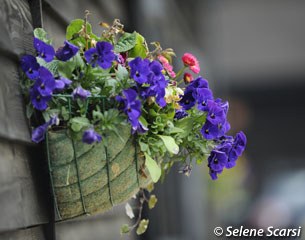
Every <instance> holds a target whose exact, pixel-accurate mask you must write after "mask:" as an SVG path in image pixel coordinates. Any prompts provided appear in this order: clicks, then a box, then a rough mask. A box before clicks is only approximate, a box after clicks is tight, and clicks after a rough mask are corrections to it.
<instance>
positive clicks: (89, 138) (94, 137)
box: [82, 129, 102, 144]
mask: <svg viewBox="0 0 305 240" xmlns="http://www.w3.org/2000/svg"><path fill="white" fill-rule="evenodd" d="M82 141H83V142H84V143H87V144H92V143H94V142H100V141H102V136H101V135H99V134H98V133H97V132H95V131H94V129H88V130H86V131H85V132H84V134H83V138H82Z"/></svg>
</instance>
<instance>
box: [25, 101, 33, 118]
mask: <svg viewBox="0 0 305 240" xmlns="http://www.w3.org/2000/svg"><path fill="white" fill-rule="evenodd" d="M33 112H34V108H33V105H32V104H31V103H29V104H27V105H26V117H27V118H28V119H30V118H31V117H32V115H33Z"/></svg>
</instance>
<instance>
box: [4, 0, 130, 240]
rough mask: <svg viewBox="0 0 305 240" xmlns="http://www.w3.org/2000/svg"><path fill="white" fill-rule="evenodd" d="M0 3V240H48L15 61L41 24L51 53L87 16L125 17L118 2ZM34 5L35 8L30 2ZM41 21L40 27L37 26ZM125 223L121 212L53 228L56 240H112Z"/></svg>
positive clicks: (37, 157)
mask: <svg viewBox="0 0 305 240" xmlns="http://www.w3.org/2000/svg"><path fill="white" fill-rule="evenodd" d="M33 2H35V0H29V1H28V0H1V4H0V30H1V35H0V72H1V74H0V153H1V155H0V206H1V207H0V209H1V214H0V239H1V240H19V239H23V240H34V239H35V240H49V239H51V234H50V231H49V230H50V229H51V228H52V226H51V225H49V224H48V222H49V221H50V219H51V218H50V209H52V208H51V205H50V201H49V198H48V197H49V190H48V189H49V188H48V174H47V169H46V164H45V163H46V162H45V158H44V154H43V151H42V146H37V145H34V144H32V143H31V140H30V128H29V126H28V121H27V119H26V117H25V111H24V110H25V108H24V104H23V101H22V96H21V94H20V91H19V73H20V72H19V71H20V70H19V67H18V65H19V57H20V56H21V55H22V54H24V53H33V47H32V39H33V36H32V32H33V26H39V25H40V24H41V23H44V27H45V28H46V30H47V31H48V32H49V34H50V36H51V37H52V38H53V39H54V44H55V46H56V47H58V46H60V45H61V44H62V43H63V40H64V34H65V28H66V26H65V25H66V24H67V23H68V22H69V21H70V20H72V19H74V18H82V17H83V14H84V11H85V10H86V9H89V10H90V11H91V12H92V15H93V17H92V19H95V21H93V25H94V27H95V29H96V28H98V20H99V19H100V20H103V21H109V22H111V21H112V19H113V18H115V17H121V18H122V17H123V19H124V16H125V15H126V14H125V13H124V11H123V10H122V7H121V5H120V1H107V4H106V2H105V1H94V0H92V1H81V0H78V1H69V0H53V1H42V4H41V7H42V19H40V15H39V12H38V11H39V9H40V6H36V7H35V8H32V12H31V8H30V4H31V3H33ZM36 2H38V3H39V2H40V1H39V0H36ZM40 20H42V22H40ZM127 221H128V220H127V219H126V217H125V213H124V210H123V207H122V206H120V207H116V208H115V209H113V210H112V211H110V212H108V213H106V214H103V215H98V216H92V217H85V218H80V219H76V220H73V221H67V222H61V223H56V226H55V229H56V239H59V240H70V239H73V240H83V239H86V240H97V239H107V240H112V239H113V240H117V239H120V233H119V228H120V225H121V224H123V223H126V222H127Z"/></svg>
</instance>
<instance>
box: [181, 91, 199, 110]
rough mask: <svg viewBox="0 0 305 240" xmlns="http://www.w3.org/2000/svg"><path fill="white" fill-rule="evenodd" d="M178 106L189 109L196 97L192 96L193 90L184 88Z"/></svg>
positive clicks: (194, 102) (193, 104)
mask: <svg viewBox="0 0 305 240" xmlns="http://www.w3.org/2000/svg"><path fill="white" fill-rule="evenodd" d="M179 104H180V106H182V108H183V109H184V110H189V109H191V108H192V107H193V106H195V104H196V99H195V98H194V95H193V91H192V90H191V89H186V91H185V92H184V95H183V97H182V98H181V100H180V101H179Z"/></svg>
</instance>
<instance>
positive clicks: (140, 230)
mask: <svg viewBox="0 0 305 240" xmlns="http://www.w3.org/2000/svg"><path fill="white" fill-rule="evenodd" d="M148 223H149V220H148V219H142V220H141V222H140V223H139V226H138V228H137V231H136V233H137V234H138V235H141V234H143V233H145V232H146V230H147V227H148Z"/></svg>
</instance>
